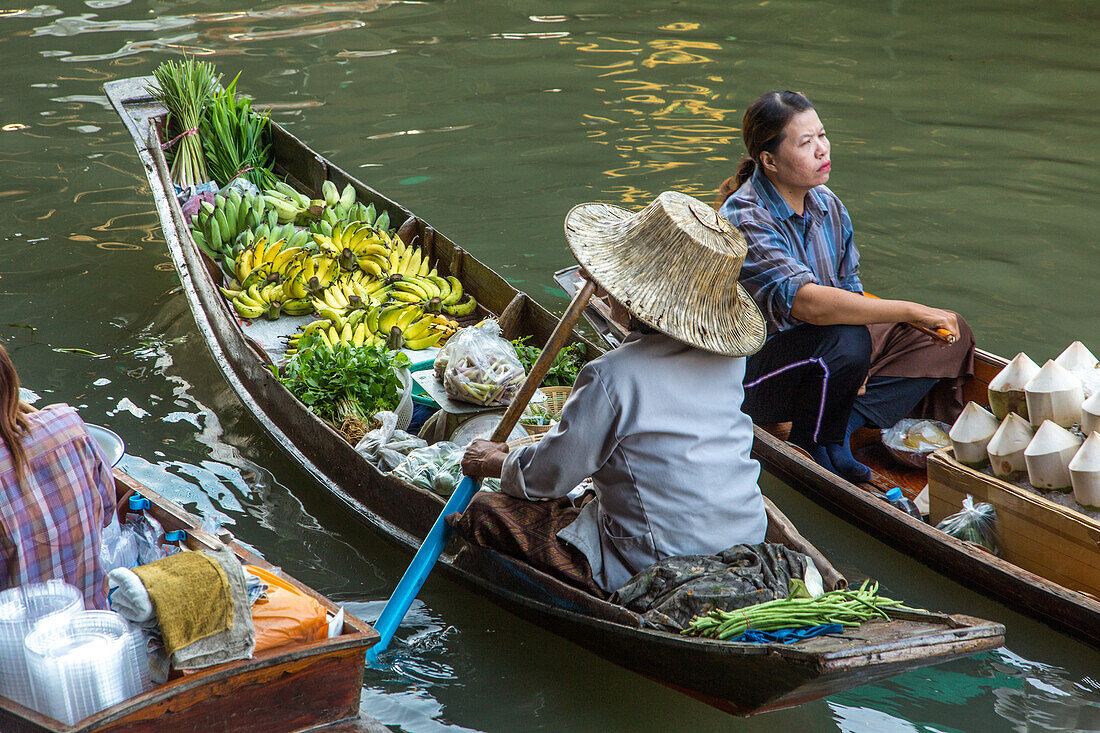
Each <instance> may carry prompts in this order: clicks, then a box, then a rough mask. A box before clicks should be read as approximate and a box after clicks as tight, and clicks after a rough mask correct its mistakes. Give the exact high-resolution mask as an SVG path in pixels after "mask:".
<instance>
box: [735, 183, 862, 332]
mask: <svg viewBox="0 0 1100 733" xmlns="http://www.w3.org/2000/svg"><path fill="white" fill-rule="evenodd" d="M719 213H721V214H722V216H724V217H726V218H727V219H729V220H730V222H731V223H732V224H733V225H734V226H735V227H737V228H738V229H739V230H740V232H741V233H742V234H743V235H745V240H746V241H747V242H748V245H749V252H748V255H747V256H746V257H745V264H744V265H742V267H741V277H740V282H741V284H742V285H744V286H745V289H746V290H747V291H748V292H749V294H750V295H751V296H752V297H753V300H755V301H756V304H757V305H758V306H760V310H761V311H763V313H764V318H766V319H767V321H768V331H769V334H775V333H778V332H779V331H784V330H786V329H788V328H793V327H794V326H797V325H799V324H801V321H799V320H798V319H796V318H794V317H793V316H791V306H793V305H794V296H795V293H797V292H798V289H799V288H800V287H802V286H803V285H805V284H806V283H817V284H819V285H828V286H831V287H834V288H841V289H843V290H850V291H852V292H853V293H861V292H863V285H862V284H861V283H860V281H859V250H857V249H856V246H855V244H854V243H853V242H852V220H851V218H850V217H849V216H848V210H847V209H845V208H844V204H842V203H840V199H839V198H837V196H836V194H834V193H833V192H832V191H830V190H829V189H828V188H826V187H825V186H817V187H815V188H812V189H810V192H809V193H808V194H806V202H805V210H804V212H803V215H802V216H799V215H798V214H796V213H794V209H792V208H791V207H790V205H789V204H787V202H786V201H784V200H783V197H782V196H780V195H779V192H778V191H776V190H775V186H773V185H772V182H771V181H769V180H768V178H767V176H765V175H764V173H763V171H761V169H760V168H757V169H756V171H755V172H754V173H753V174H752V177H751V178H750V179H749V180H747V181H745V182H744V183H743V184H741V188H739V189H737V191H736V192H735V193H734V194H733V195H732V196H730V197H729V198H728V199H726V203H724V204H722V208H721V209H720V210H719Z"/></svg>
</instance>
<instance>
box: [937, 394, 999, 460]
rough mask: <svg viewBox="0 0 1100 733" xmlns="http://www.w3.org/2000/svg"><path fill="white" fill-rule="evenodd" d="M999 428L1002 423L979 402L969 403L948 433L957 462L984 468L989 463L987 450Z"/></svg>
mask: <svg viewBox="0 0 1100 733" xmlns="http://www.w3.org/2000/svg"><path fill="white" fill-rule="evenodd" d="M998 427H1000V423H998V422H997V418H995V417H993V415H992V414H990V412H989V411H988V410H986V409H985V408H984V407H981V406H980V405H978V403H977V402H967V403H966V407H964V408H963V411H962V414H961V415H959V418H958V419H957V420H955V424H954V425H952V426H951V432H949V433H948V436H949V437H950V438H951V447H952V449H953V450H954V451H955V460H956V461H958V462H959V463H962V464H965V465H967V466H970V467H972V468H981V467H982V466H984V465H985V464H986V463H987V462H988V461H989V456H988V455H987V454H986V452H985V448H986V446H987V445H989V439H990V438H992V437H993V433H995V432H997V428H998Z"/></svg>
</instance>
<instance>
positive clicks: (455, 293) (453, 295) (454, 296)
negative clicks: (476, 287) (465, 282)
mask: <svg viewBox="0 0 1100 733" xmlns="http://www.w3.org/2000/svg"><path fill="white" fill-rule="evenodd" d="M447 282H448V283H449V284H450V286H451V292H450V293H448V294H447V297H446V298H444V299H443V305H444V306H448V305H454V304H455V303H457V302H458V301H460V300H462V283H461V282H459V280H458V278H457V277H455V276H453V275H448V276H447Z"/></svg>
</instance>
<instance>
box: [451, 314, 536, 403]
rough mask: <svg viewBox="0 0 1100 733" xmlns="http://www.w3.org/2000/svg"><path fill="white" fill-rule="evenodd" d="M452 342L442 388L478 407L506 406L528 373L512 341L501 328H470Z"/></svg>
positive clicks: (494, 326)
mask: <svg viewBox="0 0 1100 733" xmlns="http://www.w3.org/2000/svg"><path fill="white" fill-rule="evenodd" d="M451 341H453V342H455V343H454V345H453V346H452V348H451V352H450V356H449V358H448V361H447V369H446V371H444V373H443V386H444V387H445V388H446V390H447V396H448V397H450V398H452V399H456V400H461V401H463V402H470V403H473V404H475V405H485V406H490V405H500V406H503V405H507V404H508V403H509V402H511V401H512V397H513V396H515V393H516V390H518V389H519V387H520V385H521V384H523V380H524V378H525V377H526V376H527V374H526V373H525V372H524V371H523V364H522V363H521V362H520V360H519V357H518V356H517V355H516V349H515V347H514V346H513V345H512V343H511V342H510V341H507V340H506V339H504V338H503V337H501V335H500V327H499V326H497V325H496V324H495V323H494V324H493V328H488V327H483V328H471V329H463V330H462V331H460V332H458V334H456V335H455V336H454V337H453V338H452V339H451Z"/></svg>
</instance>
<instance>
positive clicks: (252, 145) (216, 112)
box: [199, 74, 277, 191]
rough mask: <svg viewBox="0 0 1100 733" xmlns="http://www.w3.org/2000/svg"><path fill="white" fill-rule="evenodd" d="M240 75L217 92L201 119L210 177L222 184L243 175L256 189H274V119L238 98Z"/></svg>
mask: <svg viewBox="0 0 1100 733" xmlns="http://www.w3.org/2000/svg"><path fill="white" fill-rule="evenodd" d="M240 78H241V75H240V74H237V76H236V77H234V78H233V81H232V82H231V83H230V84H229V86H227V87H225V88H224V89H222V90H221V91H219V92H215V93H214V94H213V95H212V96H211V98H210V101H209V103H208V104H207V106H206V110H205V111H204V112H203V115H202V119H201V120H200V121H199V132H200V133H201V135H202V139H203V140H205V141H206V143H205V145H204V149H205V150H206V165H207V168H208V169H209V171H210V175H211V176H212V177H213V178H214V180H216V181H217V182H218V183H219V184H221V185H223V186H224V185H226V184H227V183H229V182H230V181H232V180H233V179H234V178H237V177H238V176H240V177H241V178H244V179H246V180H248V181H250V182H251V183H252V184H253V185H255V186H256V188H258V189H260V190H261V191H263V190H264V189H268V188H273V187H274V186H275V181H276V180H277V179H276V178H275V175H274V174H273V173H272V172H271V164H272V161H271V154H270V150H271V144H270V130H271V120H270V116H269V115H268V114H266V113H264V114H261V113H259V112H256V111H255V110H253V109H252V100H251V99H249V98H248V97H246V96H244V95H241V96H237V80H238V79H240Z"/></svg>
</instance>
